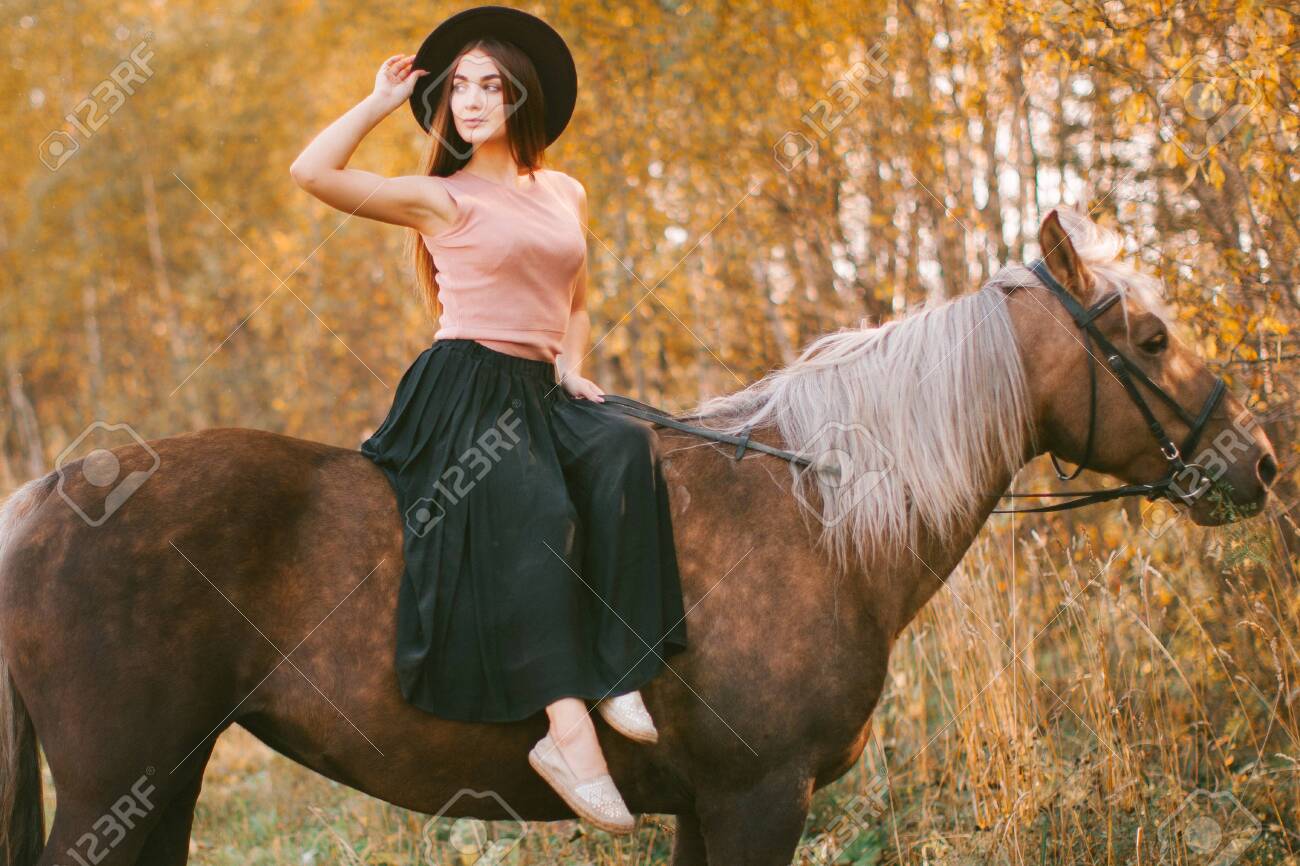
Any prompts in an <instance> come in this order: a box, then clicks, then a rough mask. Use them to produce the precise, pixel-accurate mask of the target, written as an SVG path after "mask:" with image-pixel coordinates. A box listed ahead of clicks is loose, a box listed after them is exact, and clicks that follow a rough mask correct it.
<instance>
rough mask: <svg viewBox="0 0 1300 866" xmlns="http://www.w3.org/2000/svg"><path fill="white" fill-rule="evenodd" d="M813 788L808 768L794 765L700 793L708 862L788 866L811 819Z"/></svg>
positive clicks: (698, 802) (698, 807) (698, 805)
mask: <svg viewBox="0 0 1300 866" xmlns="http://www.w3.org/2000/svg"><path fill="white" fill-rule="evenodd" d="M812 788H813V782H812V779H811V778H810V777H809V776H808V775H807V773H806V772H805V771H803V770H793V769H791V770H786V771H782V770H773V771H772V772H771V773H769V774H768V775H767V776H765V777H763V778H762V779H761V780H759V781H758V782H756V783H754V782H751V783H749V784H747V785H735V786H734V787H731V786H723V785H719V786H717V787H712V786H711V787H709V788H706V789H703V790H699V791H697V792H696V812H697V814H698V816H699V827H700V830H701V831H702V832H703V835H704V843H705V847H706V849H707V851H708V862H709V863H726V864H728V866H789V864H790V860H791V859H792V858H793V857H794V853H795V849H797V848H798V847H799V837H800V836H801V835H802V834H803V828H804V822H805V821H806V820H807V818H808V808H809V805H810V804H811V802H812ZM682 826H684V824H679V833H680V832H681V827H682ZM685 862H687V863H694V862H696V861H693V860H687V861H685Z"/></svg>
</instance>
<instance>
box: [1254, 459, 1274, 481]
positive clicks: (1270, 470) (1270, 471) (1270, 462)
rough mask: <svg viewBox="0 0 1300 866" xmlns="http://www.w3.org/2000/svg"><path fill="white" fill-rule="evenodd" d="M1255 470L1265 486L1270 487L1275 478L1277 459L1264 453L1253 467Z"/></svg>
mask: <svg viewBox="0 0 1300 866" xmlns="http://www.w3.org/2000/svg"><path fill="white" fill-rule="evenodd" d="M1255 471H1256V472H1257V473H1258V474H1259V480H1260V481H1262V482H1263V483H1264V486H1265V487H1272V486H1273V481H1274V479H1276V478H1277V461H1276V460H1274V459H1273V455H1272V454H1265V455H1264V456H1263V457H1261V458H1259V465H1258V466H1256V467H1255Z"/></svg>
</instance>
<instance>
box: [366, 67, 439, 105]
mask: <svg viewBox="0 0 1300 866" xmlns="http://www.w3.org/2000/svg"><path fill="white" fill-rule="evenodd" d="M414 63H415V55H414V54H394V55H393V56H392V57H390V58H388V59H387V60H385V61H384V62H383V64H382V65H381V66H380V67H379V72H378V73H377V74H376V75H375V89H374V91H373V92H372V93H371V94H370V95H371V97H373V98H374V99H375V100H377V101H379V102H380V103H381V104H382V105H384V106H385V107H387V108H388V110H389V111H392V110H393V109H394V108H396V107H397V106H399V105H401V104H402V103H403V102H405V101H406V100H408V99H410V98H411V91H412V90H414V89H415V82H416V81H417V80H419V78H420V77H421V76H423V75H428V74H429V70H427V69H413V68H412V64H414Z"/></svg>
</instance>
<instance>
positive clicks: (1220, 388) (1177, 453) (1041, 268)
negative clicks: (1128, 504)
mask: <svg viewBox="0 0 1300 866" xmlns="http://www.w3.org/2000/svg"><path fill="white" fill-rule="evenodd" d="M1029 270H1031V271H1032V272H1033V273H1034V276H1036V277H1038V280H1039V282H1041V283H1042V284H1043V285H1044V286H1046V287H1047V288H1048V289H1049V290H1051V292H1052V294H1054V295H1056V299H1057V300H1058V301H1060V302H1061V305H1062V306H1063V307H1065V309H1066V311H1068V312H1069V314H1070V316H1071V317H1072V318H1073V319H1074V323H1075V325H1077V326H1078V327H1079V330H1080V331H1082V332H1083V344H1084V349H1086V350H1087V352H1088V433H1087V436H1086V438H1085V439H1084V444H1083V458H1082V459H1081V460H1080V461H1079V463H1078V464H1077V465H1076V466H1075V469H1074V471H1073V472H1071V473H1070V474H1069V475H1067V474H1065V472H1064V471H1063V470H1062V469H1061V464H1060V463H1059V462H1058V461H1057V459H1056V455H1055V454H1051V455H1050V457H1051V459H1052V468H1054V469H1055V470H1056V477H1057V478H1059V479H1061V480H1062V481H1072V480H1074V479H1075V478H1077V477H1078V476H1079V473H1080V472H1082V471H1083V470H1084V469H1085V468H1086V467H1087V465H1088V463H1089V461H1091V460H1092V448H1093V439H1094V436H1095V433H1096V428H1097V363H1096V361H1097V355H1096V353H1094V351H1093V346H1094V345H1095V346H1096V347H1097V348H1098V349H1100V350H1101V353H1102V355H1103V356H1104V357H1105V359H1106V366H1107V367H1108V368H1109V369H1110V371H1111V372H1112V373H1113V374H1114V375H1115V378H1116V379H1117V380H1118V381H1119V383H1120V385H1122V386H1123V387H1124V390H1125V391H1126V392H1127V393H1128V395H1129V397H1130V398H1131V399H1132V401H1133V404H1134V405H1135V406H1137V408H1138V411H1140V412H1141V413H1142V418H1143V419H1144V420H1145V421H1146V423H1147V428H1148V429H1150V431H1151V435H1152V436H1153V437H1155V440H1156V444H1157V445H1158V446H1159V447H1160V453H1161V455H1162V456H1163V457H1164V458H1165V461H1166V462H1167V463H1168V465H1169V472H1168V473H1167V474H1166V475H1165V476H1164V477H1163V478H1161V479H1160V480H1158V481H1152V482H1150V483H1148V484H1125V485H1123V486H1121V487H1112V488H1108V489H1105V490H1094V491H1081V492H1074V493H1006V494H1003V495H1004V496H1006V497H1015V498H1049V497H1051V498H1055V497H1069V498H1070V501H1068V502H1058V503H1057V504H1055V505H1040V506H1037V507H1035V508H995V509H993V511H994V513H995V514H1008V513H1011V514H1016V513H1025V512H1042V511H1065V510H1067V509H1070V508H1081V507H1082V506H1084V505H1092V504H1093V503H1096V502H1106V501H1109V500H1111V499H1119V498H1122V497H1125V496H1145V497H1146V498H1147V499H1155V498H1157V497H1159V496H1165V497H1167V498H1170V499H1174V498H1177V499H1178V500H1180V501H1181V502H1183V503H1185V504H1187V505H1190V504H1192V503H1193V502H1195V501H1196V500H1197V499H1199V498H1200V497H1201V496H1203V495H1204V494H1205V493H1206V492H1207V491H1208V490H1209V489H1210V488H1211V487H1212V486H1214V479H1212V478H1210V477H1209V475H1208V474H1207V473H1206V471H1205V467H1204V466H1202V465H1200V464H1199V463H1188V462H1186V461H1184V460H1183V456H1184V455H1189V456H1190V455H1191V453H1192V452H1193V451H1194V450H1195V449H1196V444H1197V442H1199V441H1200V438H1201V434H1202V433H1203V432H1204V430H1205V425H1206V423H1208V422H1209V420H1210V415H1211V413H1213V412H1214V409H1215V407H1216V406H1218V405H1219V401H1220V400H1222V399H1223V395H1224V393H1225V392H1226V390H1227V384H1226V383H1225V382H1224V381H1223V379H1222V378H1220V377H1218V376H1216V377H1215V379H1214V387H1213V388H1212V389H1210V394H1209V396H1208V397H1206V398H1205V402H1204V403H1203V404H1202V405H1201V410H1200V412H1198V413H1197V414H1196V416H1195V417H1193V416H1192V415H1191V414H1190V413H1188V412H1187V410H1185V409H1184V408H1183V407H1182V406H1181V405H1180V404H1179V402H1178V401H1177V400H1175V399H1174V398H1173V397H1171V396H1170V395H1169V393H1168V392H1167V391H1165V389H1163V388H1161V387H1160V386H1159V385H1157V384H1156V383H1155V382H1153V381H1151V378H1150V377H1149V376H1147V374H1146V373H1144V372H1143V371H1142V369H1141V368H1140V367H1138V366H1137V365H1136V364H1134V363H1133V362H1132V361H1130V360H1129V359H1128V357H1127V356H1126V355H1125V354H1124V353H1123V352H1121V351H1120V350H1119V349H1117V348H1116V347H1115V345H1114V344H1113V343H1112V342H1111V341H1110V340H1108V339H1106V336H1105V335H1104V334H1102V332H1101V330H1100V329H1099V328H1098V327H1097V321H1096V320H1097V317H1098V316H1100V315H1101V314H1102V313H1104V312H1106V311H1107V310H1108V309H1110V308H1111V307H1112V306H1114V305H1115V304H1116V303H1117V302H1118V301H1119V300H1120V299H1121V295H1120V293H1119V292H1112V293H1111V294H1109V295H1107V296H1106V297H1104V298H1102V299H1101V300H1100V301H1098V302H1097V303H1096V304H1094V305H1092V306H1091V307H1088V308H1084V306H1083V305H1082V304H1080V303H1079V302H1078V301H1077V300H1075V298H1074V296H1073V295H1071V294H1070V292H1069V291H1067V290H1066V288H1065V287H1064V286H1062V285H1061V284H1060V283H1059V282H1058V281H1057V279H1056V278H1055V277H1054V276H1052V272H1051V271H1049V270H1048V268H1047V264H1046V263H1045V262H1044V261H1043V260H1042V259H1038V260H1036V261H1033V262H1031V263H1030V264H1029ZM1138 384H1141V385H1142V386H1143V387H1144V388H1146V389H1147V390H1148V391H1150V392H1151V393H1152V394H1155V395H1156V396H1157V397H1159V398H1160V399H1161V400H1162V401H1163V402H1164V403H1165V405H1167V406H1169V408H1170V409H1172V410H1173V412H1174V414H1175V415H1177V416H1178V418H1179V420H1181V421H1182V422H1183V423H1184V424H1186V425H1187V428H1188V429H1187V436H1186V438H1185V439H1184V440H1183V443H1182V445H1175V444H1174V441H1173V439H1171V438H1170V437H1169V434H1168V433H1167V432H1165V428H1164V425H1162V424H1161V423H1160V421H1159V419H1157V418H1156V416H1155V413H1154V412H1152V411H1151V405H1150V404H1149V403H1147V401H1146V399H1145V398H1144V397H1143V396H1142V391H1141V390H1139V389H1138ZM1184 475H1185V476H1189V477H1190V478H1191V479H1192V480H1193V482H1194V484H1193V485H1192V487H1191V489H1190V490H1184V489H1183V488H1182V487H1180V486H1179V485H1178V483H1177V481H1178V479H1179V476H1184Z"/></svg>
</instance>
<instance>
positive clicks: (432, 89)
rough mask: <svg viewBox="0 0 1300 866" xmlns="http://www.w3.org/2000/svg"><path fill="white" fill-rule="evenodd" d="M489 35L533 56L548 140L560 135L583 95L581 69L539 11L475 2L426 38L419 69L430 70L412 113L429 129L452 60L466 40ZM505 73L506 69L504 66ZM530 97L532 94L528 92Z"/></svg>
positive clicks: (417, 90) (420, 85)
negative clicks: (575, 64)
mask: <svg viewBox="0 0 1300 866" xmlns="http://www.w3.org/2000/svg"><path fill="white" fill-rule="evenodd" d="M485 36H489V37H492V38H494V39H499V40H501V41H503V42H511V43H513V44H514V45H516V46H518V47H519V50H521V51H523V52H524V53H525V54H527V55H528V57H529V59H531V60H532V61H533V66H534V67H536V69H537V77H538V78H539V79H540V80H541V84H542V94H543V100H542V101H543V103H544V105H545V108H546V143H547V144H550V143H551V142H553V141H555V139H557V138H559V137H560V133H561V132H563V131H564V127H565V126H567V125H568V123H569V118H571V117H572V116H573V106H574V103H575V102H576V101H577V98H578V70H577V68H576V67H575V66H574V64H573V55H572V54H571V53H570V52H569V46H568V45H567V44H565V41H564V39H563V37H561V36H560V34H559V33H556V32H555V29H554V28H553V27H551V25H549V24H547V23H546V22H545V21H543V20H542V19H540V18H538V17H537V16H536V15H530V14H528V13H527V12H524V11H521V10H519V9H511V8H509V7H507V6H475V7H473V8H471V9H466V10H464V11H463V12H457V13H456V14H455V15H453V16H451V17H450V18H448V19H447V20H446V21H444V22H442V23H441V24H439V25H438V26H437V28H435V29H434V31H433V32H432V33H430V34H429V35H428V36H427V37H425V40H424V43H423V44H422V45H420V50H419V51H418V52H417V53H416V55H415V63H414V68H415V69H426V70H428V71H429V74H428V75H422V76H420V77H419V78H418V79H417V80H416V82H415V89H414V90H412V91H411V99H410V103H411V111H412V112H413V113H414V114H415V119H416V121H417V122H418V123H419V124H420V126H422V127H423V128H424V131H425V132H428V131H429V125H430V124H431V123H432V122H433V117H434V112H435V110H436V109H437V107H438V102H437V99H438V93H439V92H440V88H441V86H442V83H443V81H444V79H446V77H447V76H448V75H451V74H452V73H453V72H454V71H455V70H454V69H451V68H450V67H451V62H452V61H453V60H455V59H456V55H457V54H459V53H460V50H461V49H462V48H464V47H465V44H466V43H467V42H470V41H471V40H474V39H478V38H480V37H485ZM503 72H504V70H503ZM524 98H525V99H527V98H528V97H527V95H526V94H525V96H524Z"/></svg>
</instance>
